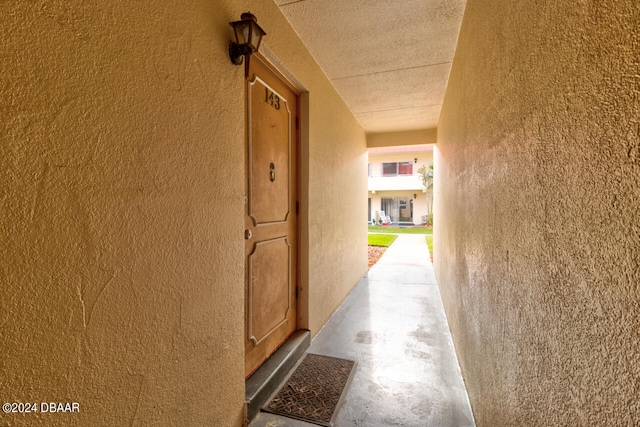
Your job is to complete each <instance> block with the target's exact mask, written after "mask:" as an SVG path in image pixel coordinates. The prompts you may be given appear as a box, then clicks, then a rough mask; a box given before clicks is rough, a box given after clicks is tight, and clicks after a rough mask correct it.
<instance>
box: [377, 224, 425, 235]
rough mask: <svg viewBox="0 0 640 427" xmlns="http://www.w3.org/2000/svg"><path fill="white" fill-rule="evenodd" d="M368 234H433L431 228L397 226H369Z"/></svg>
mask: <svg viewBox="0 0 640 427" xmlns="http://www.w3.org/2000/svg"><path fill="white" fill-rule="evenodd" d="M369 232H370V233H398V234H433V228H432V227H424V226H420V227H408V228H400V227H397V226H393V225H392V226H389V225H384V226H383V225H370V226H369Z"/></svg>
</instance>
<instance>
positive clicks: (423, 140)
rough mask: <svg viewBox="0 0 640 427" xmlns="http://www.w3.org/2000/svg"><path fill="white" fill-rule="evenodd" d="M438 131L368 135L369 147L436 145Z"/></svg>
mask: <svg viewBox="0 0 640 427" xmlns="http://www.w3.org/2000/svg"><path fill="white" fill-rule="evenodd" d="M437 134H438V132H437V129H417V130H407V131H400V132H378V133H369V134H367V147H369V148H376V147H394V146H398V145H423V144H435V143H436V141H437Z"/></svg>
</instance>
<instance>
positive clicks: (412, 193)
mask: <svg viewBox="0 0 640 427" xmlns="http://www.w3.org/2000/svg"><path fill="white" fill-rule="evenodd" d="M431 164H433V145H414V146H400V147H385V148H370V149H369V216H368V218H369V221H370V222H372V221H374V220H375V221H378V220H379V219H380V216H381V213H380V212H384V215H385V216H389V217H390V219H391V223H392V224H400V225H403V224H404V225H414V224H415V225H418V224H423V223H424V222H425V220H426V216H427V214H428V211H429V209H428V205H427V203H428V201H427V193H426V190H425V188H424V186H423V185H422V180H421V179H420V175H418V169H419V168H420V167H421V166H423V165H424V166H427V167H428V166H429V165H431ZM429 193H431V190H430V191H429ZM429 197H431V194H429Z"/></svg>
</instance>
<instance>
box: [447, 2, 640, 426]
mask: <svg viewBox="0 0 640 427" xmlns="http://www.w3.org/2000/svg"><path fill="white" fill-rule="evenodd" d="M639 17H640V3H638V2H637V1H635V0H616V1H614V0H603V1H599V2H575V1H568V0H562V1H556V2H543V3H541V2H514V1H510V0H503V1H497V2H483V1H478V0H469V1H468V2H467V8H466V12H465V17H464V21H463V25H462V31H461V34H460V39H459V45H458V48H457V53H456V57H455V60H454V64H453V68H452V73H451V80H450V82H449V86H448V90H447V94H446V98H445V101H444V107H443V112H442V117H441V120H440V125H439V127H438V146H437V149H436V187H437V194H436V212H435V220H436V229H435V239H436V241H435V261H436V265H435V267H436V274H437V278H438V281H439V285H440V288H441V292H442V296H443V300H444V305H445V308H446V312H447V316H448V319H449V325H450V327H451V330H452V333H453V337H454V341H455V345H456V350H457V353H458V357H459V361H460V364H461V367H462V372H463V375H464V378H465V381H466V384H467V389H468V392H469V397H470V400H471V403H472V407H473V410H474V414H475V417H476V421H477V424H478V425H479V426H514V425H528V426H542V425H548V426H551V425H582V426H593V425H637V423H638V421H639V420H640V403H639V402H640V401H639V400H638V391H639V390H638V384H640V364H639V363H638V361H639V359H638V355H639V354H640V335H639V334H638V331H640V308H639V307H640V288H639V287H638V283H640V222H639V221H638V218H639V217H640V211H639V209H640V208H639V207H640V204H639V202H638V201H639V200H640V130H639V129H640V124H639V117H640V77H639V76H640V64H639V61H640V56H639V54H638V52H640V45H639V44H638V35H639V34H638V31H639V30H638V28H640V26H639V24H640V21H639Z"/></svg>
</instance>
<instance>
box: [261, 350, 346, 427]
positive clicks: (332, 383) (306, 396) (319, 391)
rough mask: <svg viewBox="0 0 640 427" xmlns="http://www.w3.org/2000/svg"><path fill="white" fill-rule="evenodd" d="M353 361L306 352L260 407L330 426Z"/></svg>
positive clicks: (274, 412) (341, 397)
mask: <svg viewBox="0 0 640 427" xmlns="http://www.w3.org/2000/svg"><path fill="white" fill-rule="evenodd" d="M354 366H355V362H354V361H352V360H345V359H337V358H335V357H328V356H320V355H318V354H307V355H306V356H305V358H304V359H303V360H302V362H301V363H300V364H299V365H298V367H297V368H296V370H295V371H294V372H293V374H291V376H290V377H289V379H288V380H287V382H285V383H284V385H283V386H282V387H281V388H280V390H278V391H277V392H276V394H275V396H273V398H272V399H271V401H269V402H268V403H267V404H266V405H265V406H264V407H263V408H262V410H263V411H265V412H270V413H272V414H278V415H282V416H285V417H288V418H294V419H297V420H302V421H307V422H310V423H313V424H318V425H321V426H332V425H333V417H334V415H335V414H336V413H337V409H338V408H339V407H340V404H341V403H342V399H343V397H344V394H345V390H346V389H347V388H348V385H349V383H350V382H351V378H352V376H353V374H354V372H355V369H353V368H354Z"/></svg>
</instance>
